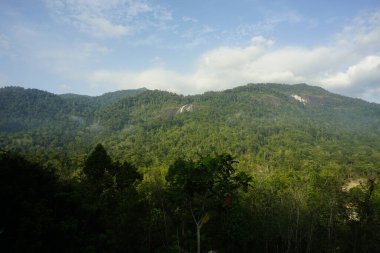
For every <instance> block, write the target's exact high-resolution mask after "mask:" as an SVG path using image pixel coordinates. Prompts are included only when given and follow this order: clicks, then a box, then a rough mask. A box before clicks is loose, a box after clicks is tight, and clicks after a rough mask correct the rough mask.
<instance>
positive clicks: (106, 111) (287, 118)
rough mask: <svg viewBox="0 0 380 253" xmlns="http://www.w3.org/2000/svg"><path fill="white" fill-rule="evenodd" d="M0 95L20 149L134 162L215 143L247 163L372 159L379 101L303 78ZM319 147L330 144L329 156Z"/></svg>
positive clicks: (7, 130) (8, 134) (379, 142)
mask: <svg viewBox="0 0 380 253" xmlns="http://www.w3.org/2000/svg"><path fill="white" fill-rule="evenodd" d="M0 98H1V99H0V101H1V102H0V115H1V122H0V131H1V142H0V144H1V146H2V148H3V149H10V150H19V151H21V152H27V153H28V152H32V153H33V152H37V153H45V151H46V150H49V151H48V153H49V152H53V153H55V152H57V153H60V155H61V154H62V153H64V154H70V156H71V154H76V155H78V154H86V153H87V152H88V151H89V150H90V149H91V148H92V147H93V146H94V145H95V144H96V143H98V142H102V143H104V145H105V146H106V147H107V148H108V149H109V150H110V151H111V152H110V153H111V154H112V155H113V156H114V158H116V159H118V160H125V159H126V160H129V161H131V162H133V163H135V164H137V165H140V166H151V165H160V164H168V163H170V161H172V160H173V159H175V157H178V156H184V157H193V156H194V155H199V154H209V153H222V152H229V153H231V154H233V155H234V156H236V157H238V158H239V159H240V160H241V163H242V164H243V165H244V166H248V167H252V166H254V167H256V168H257V166H258V165H260V166H259V167H260V168H261V167H268V166H269V167H278V166H280V164H281V165H283V163H284V161H287V164H288V166H290V167H294V168H301V167H303V166H304V163H306V162H307V161H308V164H310V161H315V160H316V159H327V158H329V159H330V158H333V160H334V161H335V160H337V159H338V160H339V159H340V160H339V161H340V162H341V160H342V159H346V158H345V157H347V156H350V157H355V156H357V157H360V155H359V154H360V152H366V153H370V154H371V157H372V159H375V160H372V162H371V163H366V167H371V168H372V167H374V166H375V163H376V162H378V160H379V159H380V155H379V152H380V137H379V136H380V105H378V104H374V103H368V102H365V101H363V100H360V99H353V98H348V97H344V96H340V95H336V94H332V93H330V92H328V91H326V90H324V89H322V88H319V87H313V86H308V85H306V84H297V85H283V84H248V85H245V86H240V87H236V88H233V89H229V90H225V91H221V92H206V93H204V94H202V95H192V96H183V95H177V94H174V93H170V92H165V91H159V90H147V89H138V90H127V91H118V92H113V93H107V94H104V95H102V96H98V97H89V96H80V95H75V94H66V95H54V94H51V93H48V92H43V91H39V90H35V89H23V88H18V87H5V88H1V89H0ZM181 108H182V109H181ZM359 148H361V151H360V152H358V149H359ZM318 149H322V150H329V149H334V152H333V157H329V156H330V155H331V156H332V153H331V152H322V153H321V152H319V151H318ZM54 150H55V151H54ZM339 150H344V152H343V151H342V152H340V153H339ZM62 151H64V152H62ZM315 153H318V154H319V155H320V156H321V157H319V158H316V155H315ZM56 155H58V154H56ZM60 155H58V156H60ZM49 156H50V155H49ZM358 159H359V158H358ZM359 160H360V159H359ZM359 160H358V163H357V164H361V162H359ZM329 161H331V160H329ZM346 162H347V161H346ZM362 162H363V161H362ZM363 163H364V162H363ZM368 164H369V165H368ZM243 165H242V166H243ZM360 166H361V165H360ZM358 167H359V165H358Z"/></svg>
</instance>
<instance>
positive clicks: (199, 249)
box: [197, 224, 201, 253]
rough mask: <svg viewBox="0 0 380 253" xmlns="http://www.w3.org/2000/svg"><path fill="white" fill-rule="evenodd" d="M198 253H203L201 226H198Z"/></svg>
mask: <svg viewBox="0 0 380 253" xmlns="http://www.w3.org/2000/svg"><path fill="white" fill-rule="evenodd" d="M197 253H201V226H199V225H198V224H197Z"/></svg>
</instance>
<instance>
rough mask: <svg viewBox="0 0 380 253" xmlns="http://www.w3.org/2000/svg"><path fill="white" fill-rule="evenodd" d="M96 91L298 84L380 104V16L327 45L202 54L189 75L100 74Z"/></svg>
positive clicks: (264, 44) (254, 43) (358, 22)
mask: <svg viewBox="0 0 380 253" xmlns="http://www.w3.org/2000/svg"><path fill="white" fill-rule="evenodd" d="M88 80H89V81H90V82H91V83H92V84H94V85H102V84H106V83H115V84H116V85H117V86H118V87H119V88H123V89H125V88H132V87H141V86H145V87H148V88H157V89H164V90H170V91H173V92H178V93H185V94H194V93H202V92H204V91H207V90H222V89H226V88H231V87H234V86H237V85H243V84H246V83H250V82H279V83H300V82H305V83H308V84H312V85H318V86H322V87H324V88H326V89H328V90H330V91H333V92H338V93H341V94H345V95H349V96H353V97H360V98H364V99H367V100H371V101H377V102H380V96H379V97H375V95H374V94H379V95H380V11H377V12H372V13H363V14H362V15H361V16H359V17H357V18H355V19H354V20H353V21H352V22H351V24H349V25H348V26H346V27H344V28H343V29H342V31H341V32H340V33H338V34H336V35H335V36H334V37H333V38H332V39H331V42H330V43H329V44H327V45H320V46H315V47H309V48H308V47H299V46H297V47H292V46H286V47H277V46H276V44H275V42H274V41H273V40H270V39H267V38H264V37H262V36H256V37H254V38H253V39H252V40H251V41H250V43H249V44H248V45H246V46H244V47H229V46H225V47H218V48H215V49H213V50H210V51H207V52H205V53H204V54H202V55H201V56H200V57H199V58H198V60H197V62H196V64H195V67H194V69H193V71H191V72H189V73H178V72H175V71H172V70H170V69H165V68H163V67H161V68H152V69H146V70H143V71H140V72H133V71H128V70H104V69H103V70H98V71H95V72H93V73H92V74H91V75H90V76H89V77H88Z"/></svg>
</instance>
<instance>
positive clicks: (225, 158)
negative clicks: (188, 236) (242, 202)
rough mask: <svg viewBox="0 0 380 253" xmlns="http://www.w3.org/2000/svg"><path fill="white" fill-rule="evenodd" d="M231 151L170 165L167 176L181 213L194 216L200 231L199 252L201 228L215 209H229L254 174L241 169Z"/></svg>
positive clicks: (174, 199) (199, 235)
mask: <svg viewBox="0 0 380 253" xmlns="http://www.w3.org/2000/svg"><path fill="white" fill-rule="evenodd" d="M234 163H236V161H235V160H234V159H233V158H232V156H231V155H228V154H223V155H217V156H214V157H212V156H206V157H202V158H200V159H199V160H198V161H195V162H194V161H186V160H182V159H179V160H177V161H175V162H174V163H173V165H172V166H170V168H169V171H168V174H167V177H166V180H167V182H168V184H169V188H168V189H169V195H170V197H171V201H172V202H173V203H174V205H175V209H176V210H177V213H181V215H182V217H183V218H185V219H186V218H187V219H188V218H189V217H190V219H192V221H193V222H194V224H195V225H196V231H197V252H198V253H200V252H201V229H202V227H203V225H204V224H205V223H207V222H208V220H209V219H210V218H212V215H213V213H217V212H218V211H220V210H221V209H228V208H229V207H230V206H231V204H232V202H233V201H236V200H235V198H237V191H238V189H240V188H243V189H247V188H248V186H249V182H250V180H251V178H250V177H249V176H248V175H247V174H246V173H243V172H239V173H237V172H236V170H235V168H234V167H233V164H234Z"/></svg>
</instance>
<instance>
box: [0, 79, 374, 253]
mask: <svg viewBox="0 0 380 253" xmlns="http://www.w3.org/2000/svg"><path fill="white" fill-rule="evenodd" d="M99 143H101V144H99ZM0 148H1V154H0V163H1V166H0V175H1V176H0V181H1V182H0V188H1V189H0V194H1V200H2V202H3V205H2V206H3V208H2V209H1V211H0V212H1V216H0V217H1V220H0V241H1V245H3V246H2V248H3V249H5V251H4V252H209V251H215V252H268V253H269V252H273V253H276V252H379V251H380V187H379V184H380V180H379V176H380V105H378V104H373V103H368V102H365V101H363V100H359V99H353V98H348V97H344V96H339V95H336V94H332V93H329V92H327V91H325V90H323V89H321V88H319V87H313V86H308V85H306V84H298V85H282V84H248V85H246V86H240V87H236V88H234V89H230V90H225V91H221V92H206V93H204V94H202V95H193V96H182V95H177V94H174V93H169V92H164V91H158V90H154V91H152V90H147V89H138V90H126V91H118V92H113V93H107V94H104V95H102V96H98V97H90V96H82V95H75V94H64V95H55V94H51V93H48V92H44V91H40V90H35V89H23V88H19V87H5V88H1V89H0Z"/></svg>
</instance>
